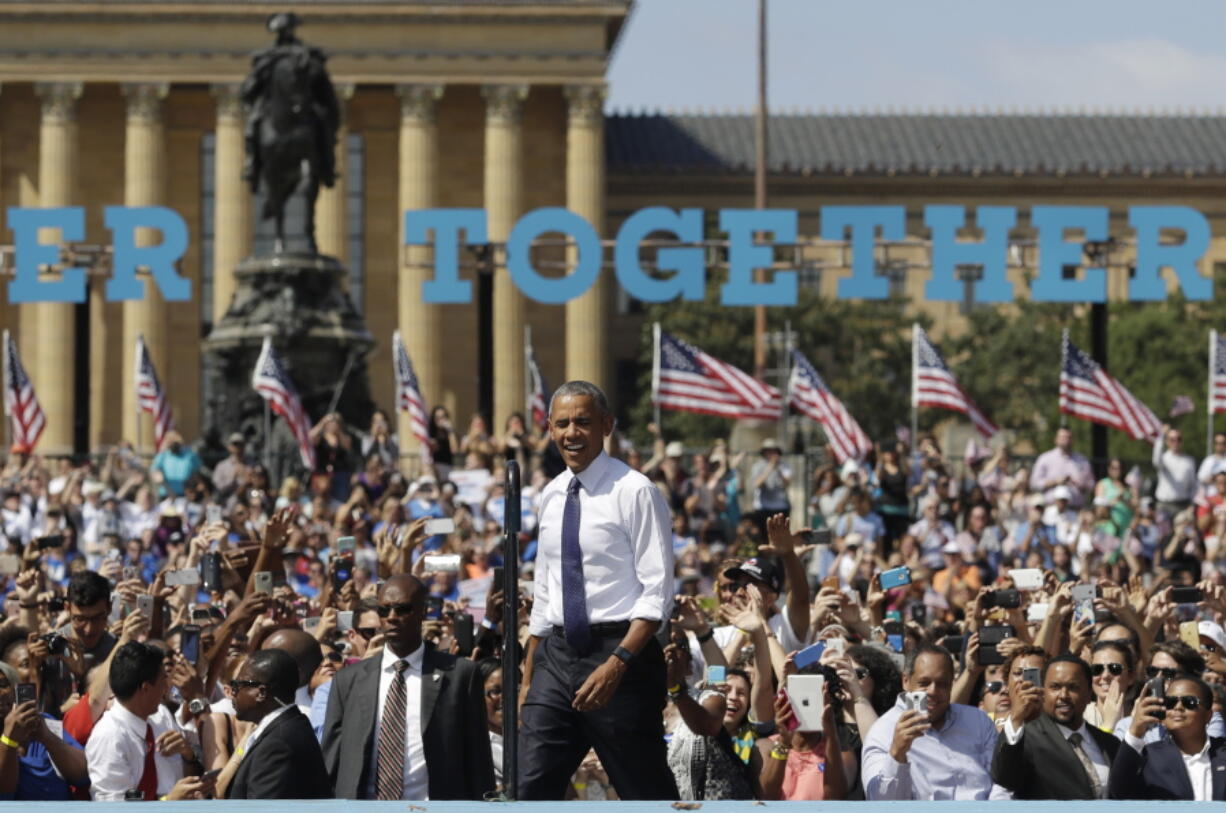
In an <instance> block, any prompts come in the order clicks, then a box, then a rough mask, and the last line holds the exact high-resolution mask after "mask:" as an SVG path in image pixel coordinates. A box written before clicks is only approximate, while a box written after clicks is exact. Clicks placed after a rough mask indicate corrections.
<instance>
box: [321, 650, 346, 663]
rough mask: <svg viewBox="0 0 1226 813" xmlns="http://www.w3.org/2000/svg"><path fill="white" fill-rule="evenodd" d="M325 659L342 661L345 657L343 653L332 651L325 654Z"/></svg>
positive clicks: (333, 661) (334, 661)
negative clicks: (342, 655)
mask: <svg viewBox="0 0 1226 813" xmlns="http://www.w3.org/2000/svg"><path fill="white" fill-rule="evenodd" d="M324 660H326V661H328V662H330V663H341V662H342V661H344V660H345V659H344V658H342V657H341V653H339V652H335V651H332V652H328V653H326V654H325V655H324Z"/></svg>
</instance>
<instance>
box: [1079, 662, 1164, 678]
mask: <svg viewBox="0 0 1226 813" xmlns="http://www.w3.org/2000/svg"><path fill="white" fill-rule="evenodd" d="M1104 671H1107V672H1110V673H1111V674H1112V675H1114V676H1115V677H1119V676H1120V675H1122V674H1124V664H1122V663H1096V664H1094V665H1093V666H1091V667H1090V674H1091V675H1093V676H1094V677H1099V676H1100V675H1102V673H1103V672H1104ZM1150 677H1153V675H1150Z"/></svg>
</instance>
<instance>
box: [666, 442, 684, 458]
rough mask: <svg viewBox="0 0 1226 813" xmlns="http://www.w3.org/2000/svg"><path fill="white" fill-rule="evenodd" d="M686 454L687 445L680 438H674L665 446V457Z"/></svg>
mask: <svg viewBox="0 0 1226 813" xmlns="http://www.w3.org/2000/svg"><path fill="white" fill-rule="evenodd" d="M684 454H685V446H684V445H683V444H682V443H681V441H679V440H674V441H672V442H671V443H669V444H668V445H667V446H665V447H664V456H665V457H681V456H682V455H684Z"/></svg>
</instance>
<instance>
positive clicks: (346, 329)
mask: <svg viewBox="0 0 1226 813" xmlns="http://www.w3.org/2000/svg"><path fill="white" fill-rule="evenodd" d="M346 273H347V272H346V270H345V267H344V266H343V265H341V264H340V262H338V261H337V260H336V259H335V258H334V257H326V256H323V255H319V254H308V253H293V252H290V253H284V254H275V255H272V256H267V257H249V258H247V259H246V260H243V261H242V262H241V263H239V266H238V268H237V269H236V270H235V278H236V288H235V292H234V298H233V299H232V300H231V301H230V307H229V308H228V309H227V310H226V313H225V315H224V316H222V317H221V319H219V320H218V321H216V322H215V323H214V325H213V331H212V333H210V334H209V336H208V338H206V339H205V340H204V349H205V370H206V377H207V381H208V383H207V385H206V387H207V389H206V392H207V393H208V398H207V400H206V403H205V442H206V445H207V447H209V448H211V449H224V444H225V439H226V437H227V436H228V435H229V434H230V433H231V432H242V433H243V434H244V435H245V436H246V437H247V439H248V441H249V445H248V451H249V452H250V453H251V454H252V455H253V456H257V457H260V458H261V459H262V457H263V454H264V449H265V446H264V399H263V398H261V397H260V396H259V394H257V393H256V391H255V390H254V389H253V388H252V386H251V375H252V372H253V371H254V369H255V362H256V359H257V358H258V357H259V354H260V348H261V346H262V345H263V344H264V337H265V336H272V340H273V345H274V346H275V347H276V349H277V352H278V354H280V356H281V359H282V361H283V363H284V364H285V368H286V372H288V373H289V376H290V378H291V379H293V381H294V384H295V386H296V387H297V388H298V394H299V397H301V399H302V404H303V407H304V409H305V410H306V412H307V414H308V415H309V416H310V418H311V420H312V422H314V421H317V420H318V419H319V417H320V416H321V415H323V414H324V412H325V411H326V410H327V408H328V405H329V404H330V403H331V401H332V397H333V393H334V391H335V389H336V387H337V385H338V383H339V382H340V379H341V376H342V375H343V374H344V371H345V367H346V364H349V374H348V377H347V378H346V379H345V383H344V388H343V390H342V392H341V397H340V400H339V401H338V402H337V411H339V412H340V413H341V415H343V416H344V418H345V422H346V423H348V424H349V425H350V426H354V427H362V428H365V427H366V426H368V425H369V423H370V415H371V412H372V411H373V409H374V404H373V403H372V401H371V398H370V381H369V379H368V377H367V371H366V354H367V353H369V352H370V350H371V348H372V347H373V346H374V339H373V337H372V336H371V335H370V332H369V331H368V330H367V329H366V325H365V323H364V322H363V320H362V316H361V314H359V313H358V311H357V309H356V308H355V307H354V306H353V302H352V301H351V300H350V299H349V295H348V294H347V293H345V291H344V288H343V287H342V284H341V282H342V280H343V279H344V277H345V275H346ZM350 359H352V361H350ZM273 418H274V422H273V432H272V438H271V440H272V445H271V451H272V454H271V455H270V462H271V464H272V471H271V472H270V473H271V474H272V475H273V477H274V480H279V479H280V478H281V477H284V476H285V475H287V474H294V473H301V468H302V464H301V462H300V461H299V458H298V451H297V445H296V443H295V442H294V440H293V437H292V436H291V435H290V434H289V432H288V430H287V429H285V427H284V426H282V425H280V424H282V423H283V421H282V420H281V419H280V418H279V417H278V416H276V415H274V416H273ZM304 485H305V483H304Z"/></svg>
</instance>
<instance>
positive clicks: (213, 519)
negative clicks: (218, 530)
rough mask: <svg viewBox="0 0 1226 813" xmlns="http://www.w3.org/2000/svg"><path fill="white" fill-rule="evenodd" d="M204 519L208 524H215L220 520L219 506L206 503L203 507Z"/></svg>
mask: <svg viewBox="0 0 1226 813" xmlns="http://www.w3.org/2000/svg"><path fill="white" fill-rule="evenodd" d="M204 521H205V522H207V523H208V524H209V525H215V524H217V523H218V522H221V506H220V505H206V506H205V508H204Z"/></svg>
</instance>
